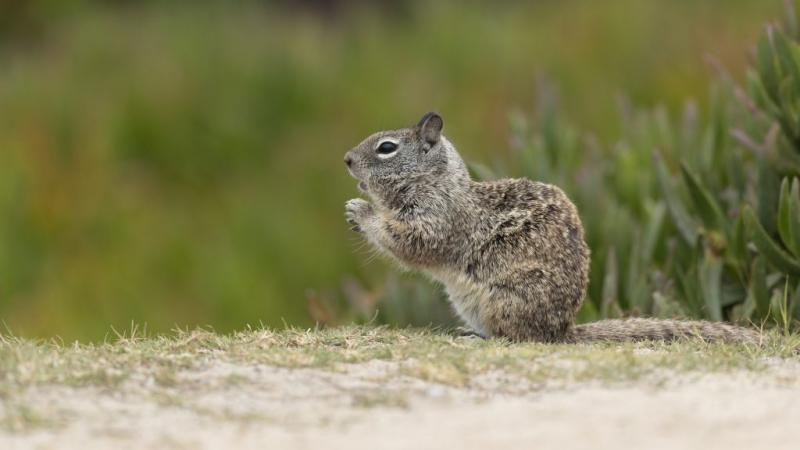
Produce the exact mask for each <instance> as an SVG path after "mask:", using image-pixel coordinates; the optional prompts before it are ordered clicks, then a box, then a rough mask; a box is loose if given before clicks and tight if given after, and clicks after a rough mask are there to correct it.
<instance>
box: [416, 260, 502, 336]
mask: <svg viewBox="0 0 800 450" xmlns="http://www.w3.org/2000/svg"><path fill="white" fill-rule="evenodd" d="M428 273H429V274H430V275H431V277H433V279H435V280H436V281H438V282H440V283H442V284H443V285H444V287H445V290H446V291H447V297H448V299H449V300H450V304H451V305H453V309H454V310H455V311H456V313H457V314H458V316H459V317H460V318H461V320H463V321H464V322H465V323H466V324H467V325H468V326H469V327H470V328H472V329H473V330H474V331H475V332H477V333H478V334H480V335H482V336H486V337H488V336H489V333H488V332H487V331H486V329H485V327H484V326H483V324H482V323H481V320H480V304H481V300H482V299H483V300H484V301H485V299H487V298H488V297H489V292H488V290H487V289H486V288H485V287H484V286H480V285H478V284H477V283H475V282H473V281H472V280H470V279H469V277H467V276H466V275H464V274H461V273H457V272H455V271H453V270H449V269H436V270H430V269H429V270H428Z"/></svg>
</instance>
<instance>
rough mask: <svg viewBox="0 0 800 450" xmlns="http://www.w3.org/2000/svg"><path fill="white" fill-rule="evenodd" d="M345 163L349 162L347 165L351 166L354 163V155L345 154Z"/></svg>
mask: <svg viewBox="0 0 800 450" xmlns="http://www.w3.org/2000/svg"><path fill="white" fill-rule="evenodd" d="M344 163H345V164H347V167H350V166H352V165H353V157H352V156H350V153H348V154H346V155H344Z"/></svg>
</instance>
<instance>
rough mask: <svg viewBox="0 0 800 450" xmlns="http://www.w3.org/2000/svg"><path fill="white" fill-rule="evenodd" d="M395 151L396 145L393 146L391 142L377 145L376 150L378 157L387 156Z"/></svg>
mask: <svg viewBox="0 0 800 450" xmlns="http://www.w3.org/2000/svg"><path fill="white" fill-rule="evenodd" d="M396 151H397V144H395V143H394V142H392V141H383V142H381V145H379V146H378V148H377V152H378V154H380V155H388V154H390V153H394V152H396Z"/></svg>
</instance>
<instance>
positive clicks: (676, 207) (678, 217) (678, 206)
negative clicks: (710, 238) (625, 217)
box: [653, 152, 697, 247]
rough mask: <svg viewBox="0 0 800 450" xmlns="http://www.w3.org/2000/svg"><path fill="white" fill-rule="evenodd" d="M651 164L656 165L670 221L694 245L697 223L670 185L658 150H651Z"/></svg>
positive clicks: (667, 173)
mask: <svg viewBox="0 0 800 450" xmlns="http://www.w3.org/2000/svg"><path fill="white" fill-rule="evenodd" d="M653 164H654V165H655V167H656V177H657V179H658V184H659V187H660V188H661V194H662V195H663V196H664V201H665V202H666V203H667V209H668V210H669V213H670V216H671V217H672V221H673V222H674V223H675V227H676V228H677V229H678V231H679V232H680V234H681V236H682V237H683V239H684V240H685V241H686V242H687V243H688V244H689V246H691V247H694V245H695V243H696V242H697V231H696V230H697V225H696V224H695V222H694V220H692V218H691V217H690V216H689V214H688V213H687V212H686V209H685V208H684V207H683V204H682V203H681V201H680V199H679V198H678V197H677V196H676V195H675V189H674V188H673V187H672V183H671V179H670V176H669V172H667V167H666V165H665V164H664V161H663V160H662V159H661V155H659V154H658V152H653Z"/></svg>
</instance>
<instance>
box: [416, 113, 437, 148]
mask: <svg viewBox="0 0 800 450" xmlns="http://www.w3.org/2000/svg"><path fill="white" fill-rule="evenodd" d="M443 127H444V121H443V120H442V116H440V115H438V114H436V113H435V112H429V113H428V114H425V115H424V116H422V119H420V120H419V123H418V124H417V132H418V133H419V137H421V138H422V139H423V140H425V142H427V143H428V144H430V145H434V144H436V143H437V142H439V138H441V137H442V128H443Z"/></svg>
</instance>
